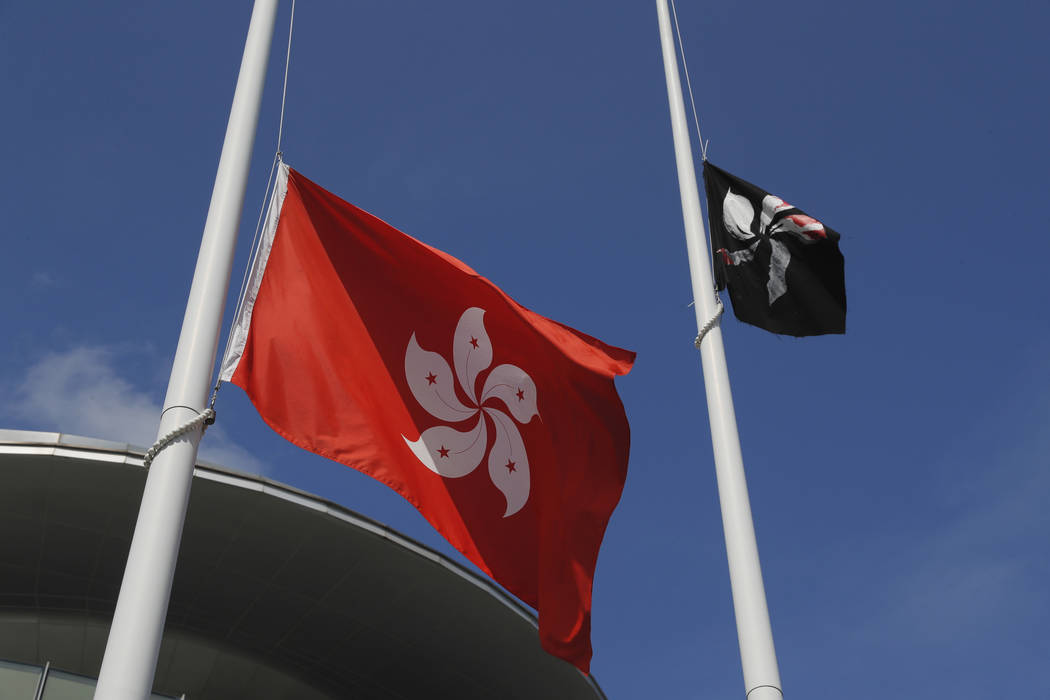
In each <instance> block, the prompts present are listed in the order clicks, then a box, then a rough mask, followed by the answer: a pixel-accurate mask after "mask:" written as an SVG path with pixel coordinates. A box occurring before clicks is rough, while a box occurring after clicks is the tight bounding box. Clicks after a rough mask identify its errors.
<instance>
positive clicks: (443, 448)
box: [438, 445, 448, 459]
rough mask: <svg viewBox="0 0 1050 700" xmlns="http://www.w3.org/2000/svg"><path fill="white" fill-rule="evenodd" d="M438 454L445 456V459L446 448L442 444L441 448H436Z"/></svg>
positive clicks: (446, 455) (446, 454)
mask: <svg viewBox="0 0 1050 700" xmlns="http://www.w3.org/2000/svg"><path fill="white" fill-rule="evenodd" d="M438 454H439V455H441V456H442V457H445V458H446V459H447V458H448V448H447V447H445V446H444V445H442V446H441V448H440V449H438Z"/></svg>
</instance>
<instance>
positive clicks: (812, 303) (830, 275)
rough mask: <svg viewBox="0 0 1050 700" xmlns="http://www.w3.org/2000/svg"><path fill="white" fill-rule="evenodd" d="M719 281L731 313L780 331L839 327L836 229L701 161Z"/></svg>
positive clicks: (841, 298) (841, 301) (841, 289)
mask: <svg viewBox="0 0 1050 700" xmlns="http://www.w3.org/2000/svg"><path fill="white" fill-rule="evenodd" d="M704 183H705V185H706V189H707V207H708V218H709V220H710V225H711V243H712V247H713V248H714V256H715V276H716V280H717V283H718V288H719V289H724V288H725V287H726V286H728V287H729V297H730V299H731V300H732V302H733V312H734V313H735V314H736V316H737V318H739V319H740V320H741V321H744V322H745V323H750V324H753V325H755V326H758V327H759V328H764V329H766V330H768V331H772V332H774V333H784V334H787V335H795V336H803V335H821V334H823V333H844V332H845V330H846V288H845V281H844V275H843V260H842V254H841V253H840V252H839V248H838V240H839V235H838V234H837V233H836V232H835V231H833V230H831V229H829V228H827V227H826V226H824V224H822V223H821V222H819V221H817V220H816V219H814V218H813V217H811V216H807V215H806V214H805V213H804V212H803V211H801V210H800V209H798V208H797V207H793V206H791V205H790V204H788V203H787V202H785V201H784V200H782V199H781V198H780V197H776V196H774V195H771V194H769V193H768V192H766V191H765V190H763V189H761V188H759V187H756V186H755V185H752V184H751V183H749V182H747V181H745V180H741V179H740V178H738V177H735V176H733V175H730V174H729V173H727V172H726V171H724V170H722V169H721V168H718V167H716V166H714V165H711V163H708V162H705V163H704Z"/></svg>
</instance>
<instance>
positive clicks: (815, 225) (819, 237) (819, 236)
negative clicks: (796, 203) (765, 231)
mask: <svg viewBox="0 0 1050 700" xmlns="http://www.w3.org/2000/svg"><path fill="white" fill-rule="evenodd" d="M773 233H789V234H791V235H792V236H794V237H795V238H797V239H798V240H800V241H802V242H803V243H807V244H808V243H816V242H817V241H823V240H825V239H826V238H827V237H828V233H827V231H825V230H824V224H822V223H820V222H819V221H817V220H816V219H814V218H813V217H812V216H806V215H805V214H789V215H788V216H785V217H784V218H783V219H781V220H780V221H778V222H777V225H776V226H775V227H773V230H772V231H770V234H773Z"/></svg>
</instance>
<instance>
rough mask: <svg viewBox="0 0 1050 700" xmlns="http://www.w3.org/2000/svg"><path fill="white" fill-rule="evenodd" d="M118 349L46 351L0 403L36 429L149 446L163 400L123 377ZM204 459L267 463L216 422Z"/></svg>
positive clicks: (250, 467)
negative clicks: (8, 399)
mask: <svg viewBox="0 0 1050 700" xmlns="http://www.w3.org/2000/svg"><path fill="white" fill-rule="evenodd" d="M120 355H121V352H120V351H118V350H116V349H114V348H111V347H91V346H84V347H77V348H73V349H71V350H68V351H66V352H58V353H49V354H47V355H44V356H43V357H41V358H40V359H39V360H37V361H36V362H35V363H34V364H33V365H31V366H30V367H29V368H28V369H27V370H26V372H25V376H24V379H23V380H22V381H21V382H20V383H19V384H18V385H17V386H16V387H15V389H14V391H13V401H11V403H10V404H9V405H8V406H6V407H5V408H4V410H5V412H6V413H7V414H9V415H10V416H11V417H13V418H15V419H17V420H19V421H20V422H22V423H24V424H26V427H31V428H32V429H34V430H48V431H53V432H62V433H68V434H73V435H83V436H86V437H94V438H101V439H104V440H114V441H117V442H127V443H131V444H133V445H139V446H144V447H148V446H149V445H151V444H153V441H154V438H155V437H156V434H157V424H158V420H159V418H160V408H161V402H160V400H159V398H160V397H159V395H158V396H156V397H154V396H151V395H150V393H149V392H146V391H144V390H142V389H139V388H138V387H136V386H134V385H133V384H132V383H131V382H130V381H128V380H127V379H125V378H124V377H123V376H121V372H120V369H119V367H118V360H119V359H120ZM200 456H201V458H202V459H204V460H207V461H210V462H215V463H217V464H221V465H223V466H227V467H231V468H234V469H239V470H242V471H247V472H254V473H263V472H264V471H265V467H264V465H263V464H262V462H260V461H259V460H258V459H256V458H255V457H254V456H252V454H251V453H250V452H248V450H246V449H244V448H243V447H241V446H240V445H237V444H236V443H235V442H233V441H232V440H231V439H230V438H229V437H228V436H227V435H226V434H225V433H224V432H223V430H222V428H221V427H219V426H213V427H211V428H209V429H208V432H207V435H206V436H205V438H204V440H203V442H202V443H201V450H200Z"/></svg>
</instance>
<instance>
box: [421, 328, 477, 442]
mask: <svg viewBox="0 0 1050 700" xmlns="http://www.w3.org/2000/svg"><path fill="white" fill-rule="evenodd" d="M405 380H406V381H407V382H408V388H409V389H411V390H412V395H413V396H415V397H416V401H418V402H419V405H420V406H422V407H423V408H425V409H426V411H427V413H429V414H430V415H432V416H434V417H435V418H440V419H441V420H446V421H452V422H454V423H458V422H459V421H463V420H466V419H468V418H470V417H471V416H473V415H475V414H476V413H477V412H478V409H476V408H469V407H467V406H464V405H463V404H462V403H460V401H459V399H458V398H456V389H455V386H454V380H453V378H452V370H451V369H450V368H449V366H448V362H446V361H445V358H443V357H442V356H441V355H439V354H438V353H436V352H430V351H429V350H424V349H423V348H421V347H419V342H418V341H417V340H416V334H415V333H413V334H412V337H411V338H410V339H409V341H408V349H407V350H405Z"/></svg>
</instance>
